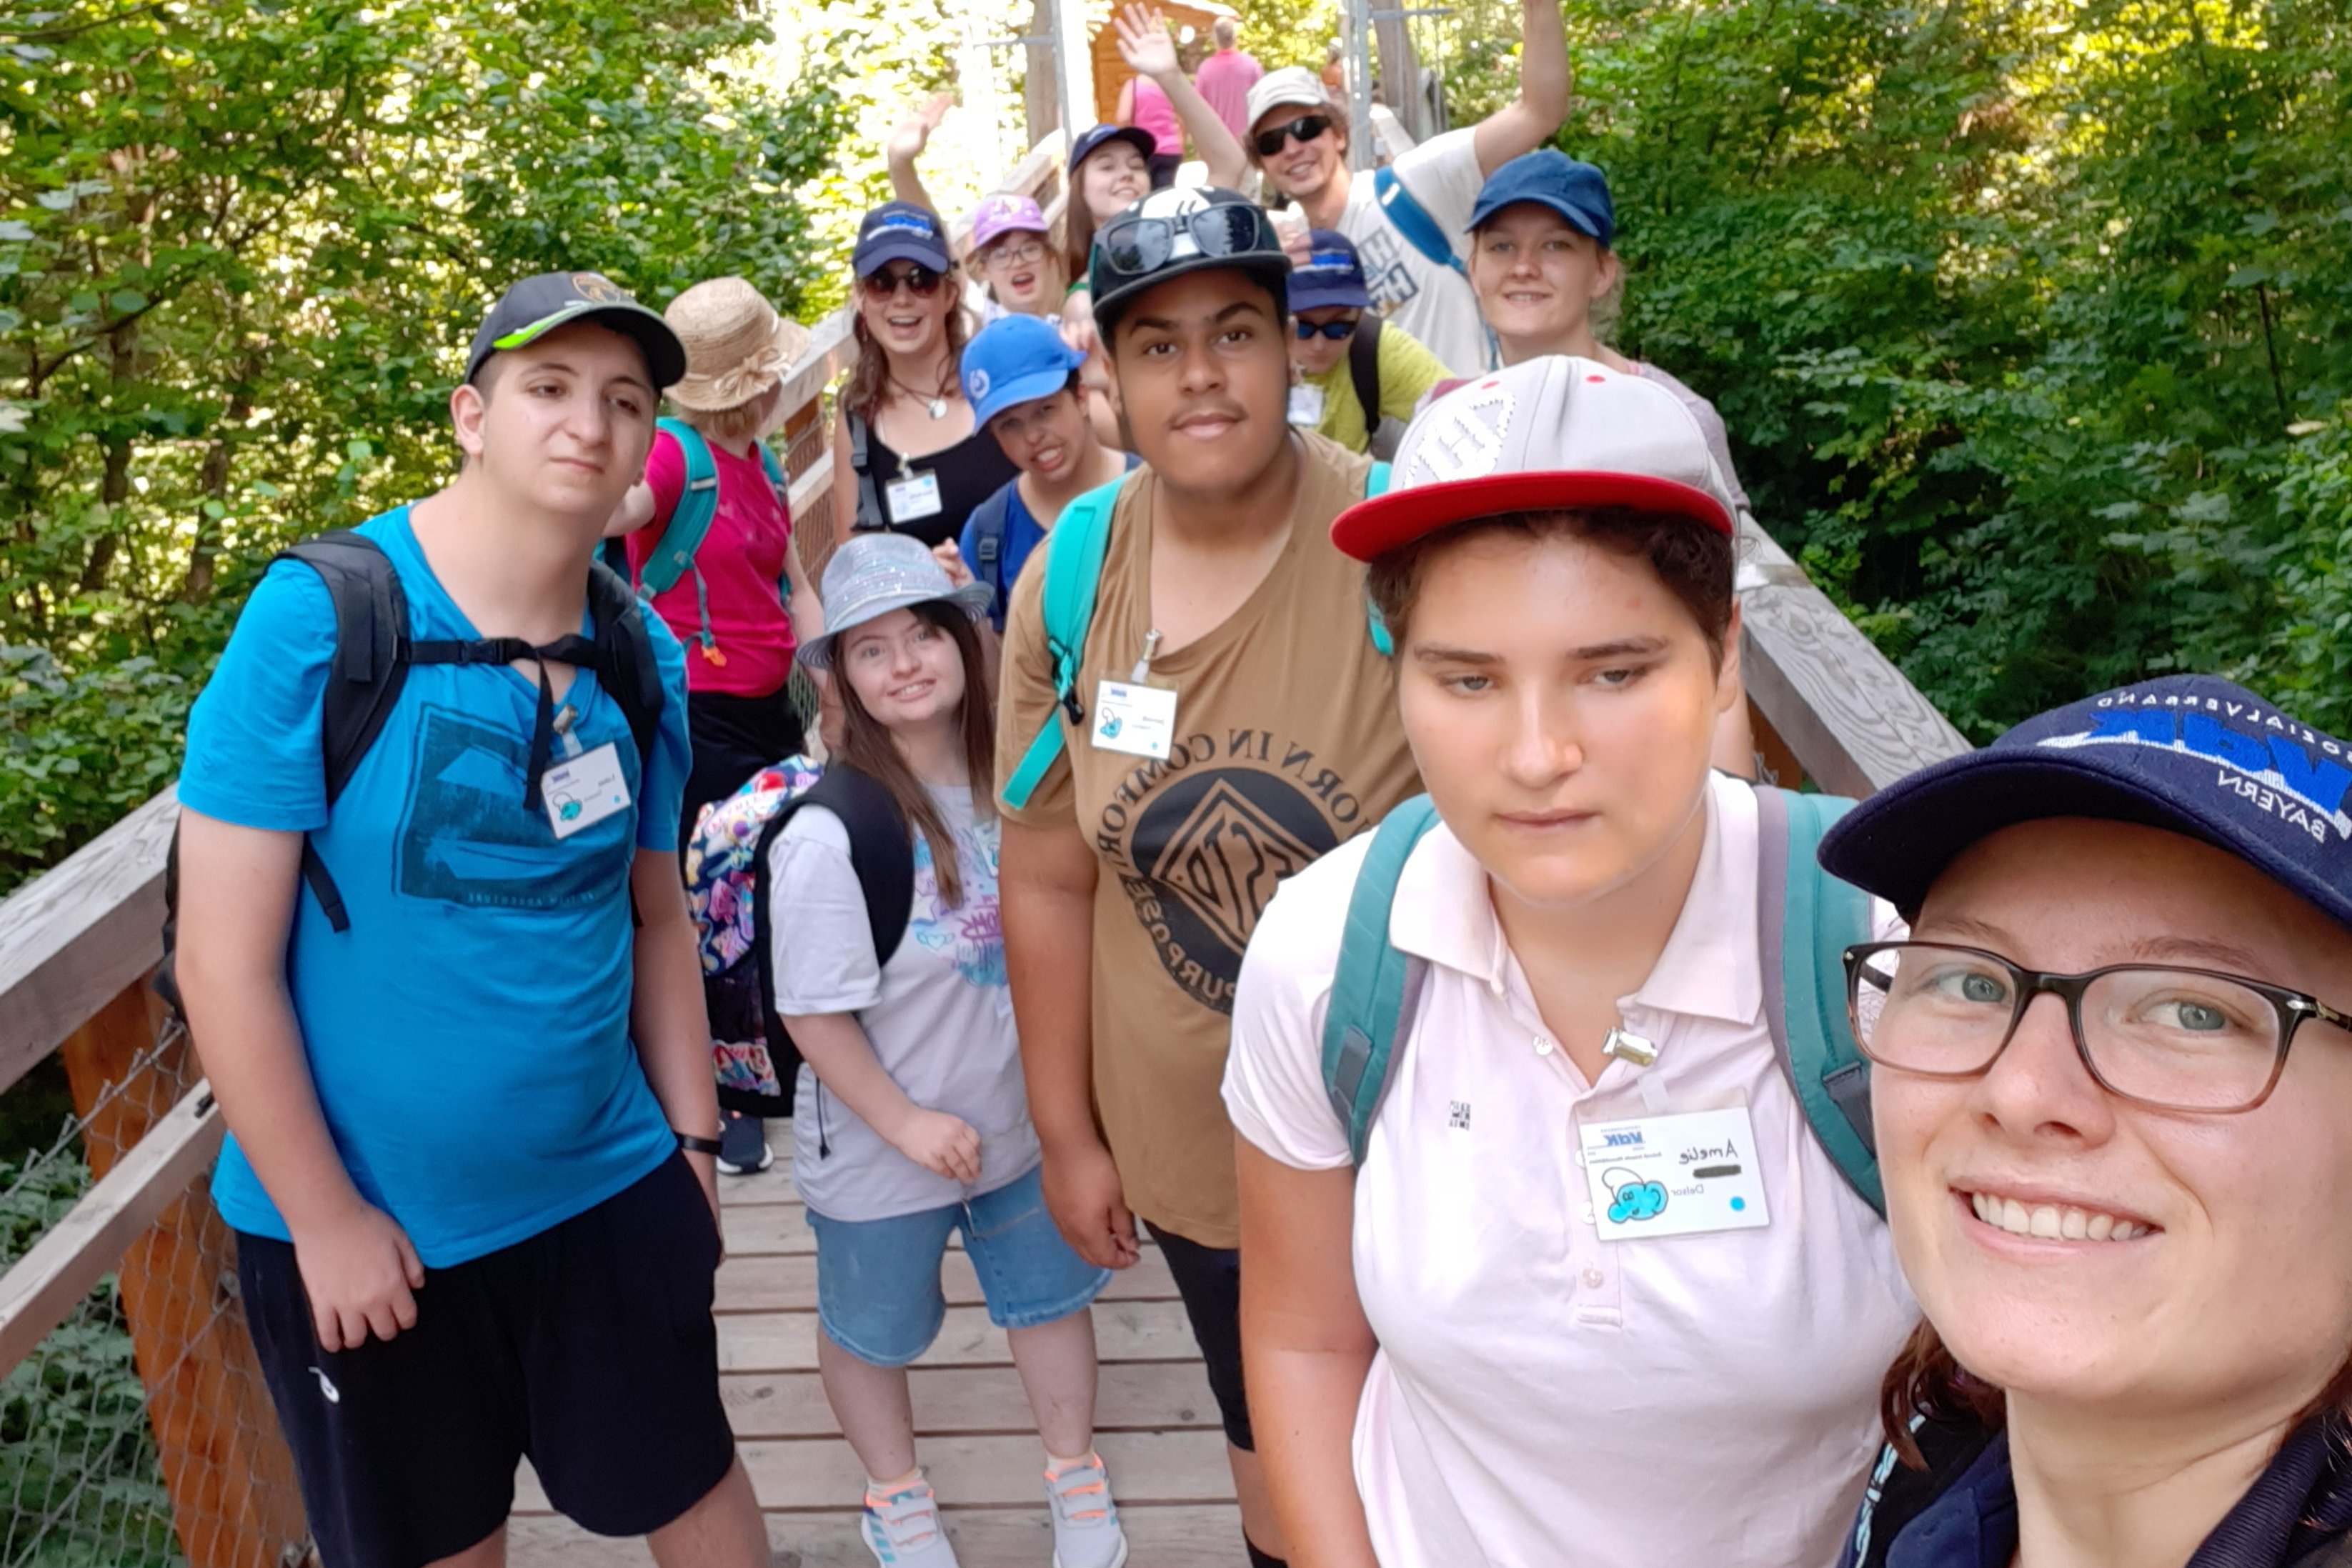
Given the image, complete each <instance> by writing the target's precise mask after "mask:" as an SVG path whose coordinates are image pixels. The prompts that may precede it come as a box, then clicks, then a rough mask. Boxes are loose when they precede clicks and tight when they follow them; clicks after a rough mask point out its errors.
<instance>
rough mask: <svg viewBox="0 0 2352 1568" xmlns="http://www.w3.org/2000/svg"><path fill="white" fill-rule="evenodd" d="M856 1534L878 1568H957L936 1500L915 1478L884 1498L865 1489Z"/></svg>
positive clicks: (924, 1483)
mask: <svg viewBox="0 0 2352 1568" xmlns="http://www.w3.org/2000/svg"><path fill="white" fill-rule="evenodd" d="M858 1532H859V1533H860V1534H862V1535H864V1536H865V1537H866V1549H867V1550H868V1551H870V1552H873V1553H874V1560H875V1561H876V1562H877V1563H880V1564H882V1568H961V1564H960V1563H957V1562H956V1554H955V1548H954V1547H952V1546H950V1545H949V1544H948V1532H947V1527H946V1526H944V1525H942V1524H941V1523H940V1500H939V1499H938V1498H937V1497H936V1496H934V1495H933V1494H932V1491H931V1483H930V1482H929V1481H928V1480H926V1479H923V1478H922V1477H921V1476H917V1477H916V1478H915V1479H914V1480H913V1481H911V1482H909V1483H908V1485H906V1486H903V1487H900V1488H899V1489H898V1490H896V1491H894V1492H892V1493H890V1494H889V1495H888V1496H887V1497H884V1496H882V1495H880V1494H879V1493H877V1492H876V1491H874V1490H872V1489H871V1488H868V1489H867V1490H866V1517H865V1518H864V1519H862V1520H860V1521H858Z"/></svg>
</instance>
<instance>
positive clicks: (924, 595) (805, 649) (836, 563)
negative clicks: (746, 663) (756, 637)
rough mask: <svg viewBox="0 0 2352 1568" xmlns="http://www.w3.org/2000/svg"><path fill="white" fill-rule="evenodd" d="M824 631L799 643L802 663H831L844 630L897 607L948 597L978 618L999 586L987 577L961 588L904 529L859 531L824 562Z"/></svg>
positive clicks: (820, 665) (821, 594) (819, 667)
mask: <svg viewBox="0 0 2352 1568" xmlns="http://www.w3.org/2000/svg"><path fill="white" fill-rule="evenodd" d="M818 597H819V598H821V599H822V600H824V632H822V633H821V634H819V635H817V636H814V637H812V638H810V639H809V640H808V641H807V642H805V643H802V644H801V647H800V658H801V663H802V664H806V665H808V666H809V667H810V668H811V669H814V670H829V669H831V668H832V667H833V644H834V642H835V639H837V638H838V637H839V636H840V635H841V634H842V633H843V632H846V631H849V630H850V629H852V628H853V627H857V626H863V625H865V624H866V622H868V621H877V620H879V619H881V618H882V617H883V616H885V615H887V614H889V613H890V612H892V611H893V610H911V609H913V608H914V607H915V606H916V605H918V604H929V603H932V602H935V601H937V602H944V603H948V604H952V605H954V606H956V607H957V608H958V609H960V610H961V611H962V612H964V613H965V614H966V615H969V616H971V618H972V619H973V620H974V621H977V620H979V619H980V618H981V617H982V615H985V614H986V613H988V606H989V601H992V600H993V599H994V598H995V597H996V593H995V591H994V590H992V589H991V588H990V587H989V586H988V584H986V583H984V582H967V583H965V584H964V585H963V586H962V587H961V588H956V587H953V586H951V585H950V583H949V581H948V574H947V569H946V568H944V567H942V566H940V563H939V562H938V561H936V560H933V559H931V552H930V551H929V550H928V549H924V548H923V542H922V541H921V540H920V539H912V538H908V537H907V536H906V535H904V534H882V533H868V534H859V535H857V536H856V537H855V538H852V539H851V540H850V541H849V542H848V543H847V544H845V545H843V546H842V547H841V548H840V549H837V550H835V551H834V552H833V559H831V560H829V561H827V562H825V563H824V586H823V587H822V588H821V589H820V590H819V591H818Z"/></svg>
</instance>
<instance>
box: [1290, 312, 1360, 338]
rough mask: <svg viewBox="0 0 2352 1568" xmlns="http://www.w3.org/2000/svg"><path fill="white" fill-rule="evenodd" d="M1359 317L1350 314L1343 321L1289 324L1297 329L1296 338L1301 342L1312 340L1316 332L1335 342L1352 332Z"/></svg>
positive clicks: (1296, 322)
mask: <svg viewBox="0 0 2352 1568" xmlns="http://www.w3.org/2000/svg"><path fill="white" fill-rule="evenodd" d="M1360 320H1361V318H1360V317H1356V316H1350V317H1349V318H1348V319H1346V320H1344V321H1326V322H1323V323H1322V324H1321V325H1319V326H1318V325H1317V324H1316V323H1315V322H1313V321H1294V322H1292V323H1291V325H1292V326H1293V327H1294V328H1295V329H1297V333H1298V340H1299V341H1300V342H1302V343H1311V342H1313V341H1314V340H1315V337H1316V334H1318V333H1320V334H1322V335H1323V336H1324V337H1326V338H1328V339H1330V340H1332V341H1333V342H1335V343H1336V342H1338V341H1339V340H1340V339H1342V338H1345V337H1347V336H1349V334H1350V333H1352V332H1354V331H1355V329H1356V328H1357V325H1358V324H1359V322H1360Z"/></svg>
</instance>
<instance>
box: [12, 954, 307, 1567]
mask: <svg viewBox="0 0 2352 1568" xmlns="http://www.w3.org/2000/svg"><path fill="white" fill-rule="evenodd" d="M157 1024H158V1020H157V1015H156V1013H155V1012H154V1011H152V1004H151V1003H150V1002H149V1000H148V998H146V996H145V995H144V992H143V988H133V989H132V990H131V991H128V992H125V993H124V995H123V996H122V997H120V998H116V1000H115V1002H113V1003H111V1004H110V1005H109V1007H108V1008H107V1009H104V1010H103V1011H101V1012H100V1015H99V1016H98V1018H96V1019H92V1020H91V1022H90V1023H89V1025H88V1026H86V1027H85V1028H84V1029H83V1030H79V1031H78V1032H77V1033H76V1035H75V1036H74V1037H73V1038H72V1039H71V1040H68V1041H67V1043H66V1044H65V1046H64V1047H63V1048H62V1049H61V1050H60V1051H59V1060H60V1061H61V1062H62V1064H63V1067H64V1072H65V1077H66V1078H67V1080H68V1085H69V1088H70V1092H71V1097H72V1103H73V1107H74V1110H73V1113H72V1114H71V1115H70V1116H68V1117H67V1118H65V1119H64V1124H63V1126H62V1127H60V1128H59V1129H58V1132H57V1134H56V1135H55V1136H54V1138H52V1139H51V1140H49V1141H48V1142H47V1144H46V1145H42V1146H40V1147H37V1148H36V1149H32V1150H26V1151H5V1150H0V1270H7V1269H12V1268H14V1267H15V1266H16V1265H17V1264H18V1263H19V1262H20V1261H22V1260H24V1259H25V1258H26V1254H27V1253H29V1252H31V1251H32V1250H33V1249H34V1248H35V1247H36V1246H37V1244H38V1243H39V1242H40V1241H41V1239H42V1238H43V1237H44V1236H46V1235H47V1234H48V1233H49V1232H50V1231H52V1230H53V1229H55V1228H57V1227H58V1225H59V1224H60V1223H61V1222H63V1221H64V1220H65V1219H66V1218H67V1217H68V1214H70V1213H72V1211H73V1210H74V1207H75V1206H76V1204H77V1203H79V1202H81V1201H82V1200H83V1199H84V1198H85V1197H88V1196H89V1194H90V1192H91V1190H92V1189H93V1187H95V1186H97V1185H98V1183H99V1182H100V1179H101V1178H103V1177H104V1176H106V1175H107V1174H108V1173H109V1172H110V1171H111V1170H112V1169H114V1168H115V1166H116V1165H117V1164H118V1162H119V1161H121V1159H122V1158H123V1157H124V1156H125V1155H129V1154H130V1153H131V1150H132V1149H133V1148H134V1147H135V1146H136V1145H138V1144H139V1142H140V1140H141V1139H142V1137H145V1136H146V1135H147V1134H149V1132H150V1131H151V1129H153V1128H155V1127H156V1125H157V1124H159V1123H162V1122H163V1120H164V1118H165V1117H166V1116H167V1115H168V1114H169V1113H171V1112H172V1111H173V1107H174V1106H176V1105H179V1104H180V1103H181V1102H182V1101H183V1099H184V1098H185V1097H186V1096H187V1095H188V1094H189V1093H190V1092H191V1090H192V1089H193V1088H194V1084H195V1082H196V1080H197V1078H198V1077H199V1076H200V1073H199V1071H198V1069H197V1068H196V1066H195V1063H194V1057H193V1055H192V1053H191V1052H190V1051H188V1049H187V1042H186V1039H185V1035H184V1032H183V1031H182V1030H179V1029H178V1027H177V1026H176V1025H175V1024H174V1025H169V1026H164V1027H162V1028H158V1027H157ZM34 1087H36V1086H32V1085H20V1086H18V1089H17V1090H15V1091H11V1092H12V1093H20V1092H32V1090H33V1088H34ZM10 1155H14V1157H10ZM198 1163H199V1165H200V1166H201V1168H200V1169H198V1170H197V1171H196V1173H195V1174H194V1176H193V1177H191V1178H189V1179H188V1180H186V1181H185V1182H184V1183H183V1184H181V1186H180V1187H179V1190H177V1191H176V1192H170V1193H152V1192H151V1193H150V1194H148V1195H147V1197H148V1200H149V1201H150V1202H152V1201H154V1200H155V1199H162V1200H163V1201H162V1203H161V1208H160V1213H159V1214H158V1215H157V1218H155V1219H154V1220H153V1221H152V1223H151V1224H149V1225H148V1226H147V1227H146V1228H144V1229H142V1230H141V1231H139V1232H138V1233H137V1234H136V1235H135V1237H134V1238H133V1239H131V1241H130V1243H129V1245H128V1246H127V1247H126V1248H125V1249H123V1250H122V1252H121V1255H120V1258H119V1260H104V1261H108V1262H110V1264H111V1267H110V1269H109V1270H108V1272H106V1273H105V1274H104V1275H103V1277H101V1278H100V1279H99V1280H98V1281H97V1282H96V1284H95V1285H94V1286H93V1287H92V1288H91V1289H90V1290H89V1291H88V1292H87V1293H86V1294H84V1295H83V1296H82V1297H81V1298H80V1299H79V1301H76V1302H75V1303H74V1304H73V1305H72V1307H71V1309H70V1311H69V1312H67V1314H66V1316H65V1318H64V1321H63V1322H59V1323H58V1326H57V1327H55V1328H53V1329H51V1330H50V1331H49V1332H48V1333H47V1334H46V1335H45V1336H44V1337H43V1338H42V1339H41V1340H40V1342H39V1343H38V1344H37V1345H36V1346H34V1347H33V1348H32V1349H31V1351H30V1352H29V1354H26V1355H25V1356H24V1358H23V1359H22V1360H20V1361H18V1362H17V1363H16V1364H15V1365H14V1366H10V1367H7V1368H6V1369H5V1375H0V1568H147V1565H150V1564H152V1565H156V1568H162V1565H164V1564H183V1563H185V1564H190V1565H191V1568H290V1565H293V1564H298V1563H302V1562H303V1561H305V1560H306V1558H308V1557H309V1556H310V1542H309V1539H308V1530H307V1527H306V1525H305V1523H304V1521H303V1516H302V1511H301V1506H300V1501H299V1492H298V1490H297V1489H296V1485H295V1481H294V1474H293V1466H292V1461H291V1459H290V1458H289V1456H288V1454H287V1452H286V1448H285V1445H284V1442H283V1440H282V1439H281V1437H279V1435H278V1427H277V1422H276V1418H275V1416H274V1415H273V1414H272V1412H271V1409H270V1405H269V1397H268V1390H267V1389H266V1388H265V1387H264V1386H263V1385H262V1381H261V1377H260V1374H259V1371H258V1368H257V1366H256V1364H255V1363H254V1360H253V1354H252V1349H251V1345H250V1342H249V1341H248V1340H247V1336H246V1327H245V1319H244V1314H243V1312H242V1311H241V1309H240V1306H239V1303H238V1300H237V1291H236V1251H235V1245H234V1239H233V1238H232V1237H231V1235H230V1233H229V1231H228V1229H227V1228H226V1226H225V1225H224V1224H223V1223H222V1221H221V1218H220V1216H219V1215H218V1213H216V1212H215V1209H214V1207H213V1204H212V1198H211V1195H210V1193H209V1191H208V1190H207V1184H208V1181H209V1169H210V1163H211V1162H210V1161H209V1159H206V1160H203V1161H201V1162H198ZM105 1196H106V1195H105V1194H104V1193H103V1192H101V1194H100V1199H99V1200H94V1201H96V1202H101V1203H102V1202H103V1199H104V1197H105Z"/></svg>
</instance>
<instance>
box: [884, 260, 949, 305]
mask: <svg viewBox="0 0 2352 1568" xmlns="http://www.w3.org/2000/svg"><path fill="white" fill-rule="evenodd" d="M901 288H904V289H906V290H907V291H908V293H910V294H913V295H915V296H916V297H917V298H924V299H928V298H930V297H931V296H932V295H934V294H937V293H938V292H939V291H940V275H939V274H938V273H936V272H933V271H932V270H931V269H930V268H929V267H908V268H907V270H906V271H904V272H893V271H891V270H890V269H889V268H887V267H885V268H883V269H882V270H881V271H880V272H877V273H873V274H870V275H869V276H868V277H866V292H867V293H869V294H876V295H879V296H880V297H881V298H885V299H887V298H890V296H892V295H894V294H896V293H898V290H899V289H901Z"/></svg>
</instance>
